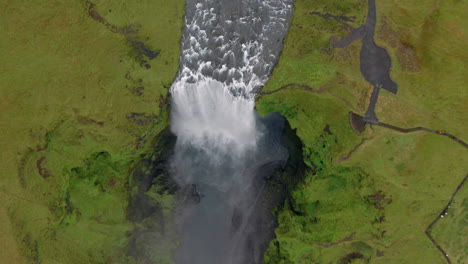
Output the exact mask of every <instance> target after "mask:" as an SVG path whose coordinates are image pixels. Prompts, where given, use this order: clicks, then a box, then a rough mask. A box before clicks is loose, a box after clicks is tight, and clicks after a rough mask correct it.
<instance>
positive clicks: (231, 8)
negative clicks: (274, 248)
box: [170, 0, 292, 264]
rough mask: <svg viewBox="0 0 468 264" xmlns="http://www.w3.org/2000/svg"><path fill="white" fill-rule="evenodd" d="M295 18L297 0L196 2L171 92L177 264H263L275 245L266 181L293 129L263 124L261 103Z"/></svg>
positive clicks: (274, 119) (276, 119) (189, 9)
mask: <svg viewBox="0 0 468 264" xmlns="http://www.w3.org/2000/svg"><path fill="white" fill-rule="evenodd" d="M291 9H292V1H278V0H270V1H256V0H244V1H228V0H222V1H192V0H189V1H187V6H186V18H185V20H186V21H185V22H186V28H185V29H184V34H183V40H182V45H181V46H182V55H181V59H180V65H181V66H180V70H179V74H178V77H177V79H176V81H175V82H174V84H173V85H172V87H171V90H170V91H171V95H172V110H171V111H172V112H171V130H172V132H173V133H174V134H175V135H176V136H177V142H176V145H175V149H174V154H173V157H172V159H171V161H170V172H171V177H172V178H173V179H174V180H175V182H176V183H177V184H178V185H179V186H180V191H179V194H178V196H177V198H178V204H177V206H176V217H175V219H176V220H175V221H176V222H175V223H174V224H175V226H176V228H177V233H178V235H179V237H180V244H179V247H178V248H177V249H176V251H175V252H174V259H175V261H176V263H178V264H188V263H191V264H202V263H203V264H211V263H213V264H220V263H227V264H238V263H239V264H240V263H242V264H249V263H260V262H261V260H262V256H263V253H264V250H265V249H266V247H267V245H268V242H269V241H270V240H271V239H272V236H273V228H274V219H273V216H272V214H271V212H270V211H268V210H266V209H265V208H269V207H267V206H264V203H265V202H266V198H265V197H266V196H265V192H266V188H265V184H266V181H265V178H266V177H268V176H269V175H270V174H271V173H273V171H274V170H275V169H277V168H281V167H282V166H284V165H285V163H286V160H287V158H288V152H287V150H286V149H285V148H284V147H283V146H282V145H281V135H282V131H283V127H284V122H285V121H284V119H283V118H282V117H281V116H280V115H278V114H273V115H269V116H267V117H265V118H260V117H259V116H258V114H257V113H256V111H255V101H254V99H255V95H256V93H257V92H258V91H259V89H260V88H261V87H262V86H263V85H264V83H265V82H266V81H267V79H268V75H269V74H270V72H271V70H272V68H273V66H274V64H275V62H276V61H277V59H278V56H279V52H280V50H281V48H282V40H283V38H284V37H285V34H286V33H287V29H288V22H289V18H290V15H291Z"/></svg>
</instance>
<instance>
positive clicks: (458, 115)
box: [257, 0, 468, 263]
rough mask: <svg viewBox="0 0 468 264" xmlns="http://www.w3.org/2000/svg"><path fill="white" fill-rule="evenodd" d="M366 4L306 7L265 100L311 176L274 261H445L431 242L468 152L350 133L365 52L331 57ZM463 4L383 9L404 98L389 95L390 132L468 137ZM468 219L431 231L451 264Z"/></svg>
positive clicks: (393, 4) (286, 217) (385, 105)
mask: <svg viewBox="0 0 468 264" xmlns="http://www.w3.org/2000/svg"><path fill="white" fill-rule="evenodd" d="M366 3H367V1H358V2H356V1H338V0H337V1H327V2H326V3H325V2H323V1H304V0H302V1H301V0H298V1H296V3H295V9H294V15H293V18H292V21H291V27H290V31H289V34H288V36H287V38H286V40H285V42H284V50H283V52H282V55H281V58H280V61H279V62H278V65H277V67H276V68H275V69H274V71H273V74H272V76H271V78H270V80H269V81H268V83H267V84H266V86H265V87H264V90H263V94H260V95H259V96H258V97H257V109H258V110H259V112H260V113H262V114H266V113H270V112H280V113H281V114H283V115H284V116H285V117H286V118H287V119H288V121H289V122H290V124H291V126H292V127H293V128H295V129H297V134H298V136H299V137H300V138H301V140H302V141H303V143H304V153H307V155H306V156H305V158H304V160H305V161H306V164H307V165H308V166H309V168H310V169H309V171H308V172H307V177H306V180H305V182H304V183H303V184H302V186H301V187H299V188H298V190H296V192H295V193H294V195H293V196H292V197H291V198H290V199H289V201H287V202H286V205H285V209H284V210H283V211H281V212H279V213H278V217H279V218H278V219H279V227H278V228H277V230H276V235H277V239H276V240H275V241H273V242H272V243H271V244H270V248H269V249H268V251H267V253H266V255H265V262H266V263H351V262H352V263H445V259H444V257H443V256H442V254H441V253H440V252H439V251H438V250H437V248H436V247H435V246H434V245H433V244H432V242H431V241H430V240H429V238H428V237H427V236H426V235H425V233H424V232H425V230H426V228H427V227H428V225H429V224H430V223H431V222H432V221H433V220H434V219H436V218H437V217H438V215H439V214H440V212H441V210H443V208H444V207H445V205H446V204H447V202H448V200H449V199H450V196H451V193H452V192H454V191H455V189H456V188H457V185H458V184H459V182H460V181H461V180H462V179H463V177H464V176H465V174H466V169H467V168H466V164H467V161H468V155H467V152H466V151H467V150H466V149H465V148H463V146H461V145H460V144H457V143H456V142H452V141H450V140H449V139H447V138H444V137H440V136H437V135H435V134H428V133H424V132H417V133H413V134H402V133H399V132H396V131H392V130H388V129H385V128H382V127H373V128H369V127H368V128H367V130H366V131H365V132H364V134H363V135H362V136H361V137H358V136H357V135H355V134H354V133H353V132H352V129H351V127H350V125H349V121H348V112H349V111H354V112H356V113H358V114H361V115H362V114H364V112H365V110H366V107H367V103H368V100H369V98H370V93H371V87H370V85H369V84H367V83H366V82H365V80H364V78H363V77H362V76H361V74H360V72H359V49H360V42H359V41H357V42H355V43H353V44H351V45H350V46H348V47H346V48H343V49H333V48H332V47H331V45H330V42H329V39H330V37H331V36H338V37H344V36H345V35H346V34H347V33H348V32H349V30H350V27H357V26H360V25H361V24H362V23H363V21H364V20H365V16H366V13H367V10H366V6H367V4H366ZM463 5H464V3H463V1H444V2H440V1H416V2H415V1H413V2H411V3H409V2H407V1H398V0H395V1H377V17H378V21H377V29H376V37H375V38H376V42H377V44H378V45H380V46H382V47H384V48H386V49H387V51H388V52H389V54H390V56H391V58H392V71H391V76H392V78H393V79H394V80H395V81H396V82H397V84H398V85H399V92H398V94H397V95H396V96H395V95H391V94H390V93H388V92H382V93H381V96H380V98H379V102H378V104H377V109H376V112H377V115H378V117H379V118H380V120H381V121H382V122H386V123H390V124H395V125H398V126H402V127H416V126H426V127H430V128H434V129H441V130H446V131H449V132H450V133H452V134H455V135H457V136H459V137H460V138H462V139H464V140H466V139H467V137H468V135H467V134H466V125H465V123H466V116H465V115H463V113H465V112H466V110H467V108H466V104H465V103H463V102H464V101H466V89H464V84H465V83H466V77H465V76H464V75H463V74H462V70H461V69H463V68H464V64H465V62H466V60H467V55H468V54H467V53H466V50H464V49H463V46H464V43H465V42H466V41H467V36H466V34H465V33H464V29H463V24H466V18H465V17H464V16H462V15H461V14H460V13H459V12H462V11H461V10H463V8H462V6H463ZM344 7H346V8H344ZM326 13H329V14H332V15H334V16H335V18H330V16H324V15H325V14H326ZM457 14H458V15H457ZM343 17H346V18H348V19H347V20H346V21H344V20H343V19H339V18H343ZM327 126H328V130H330V131H331V133H332V135H329V134H328V133H327V132H326V130H325V131H324V128H326V127H327ZM460 199H463V198H460ZM459 203H461V202H459ZM458 210H459V211H460V210H461V209H458ZM459 211H457V212H458V213H455V212H454V214H453V216H452V217H453V219H454V220H452V221H453V223H454V225H453V226H451V227H450V228H449V227H448V226H447V224H445V226H443V225H444V224H443V223H444V222H440V224H437V226H436V227H435V229H434V230H433V233H434V236H435V237H437V238H438V239H440V241H441V243H442V244H443V245H446V247H447V250H450V252H451V254H453V255H452V256H451V258H453V260H457V259H463V258H466V256H465V255H463V254H465V253H463V246H462V245H461V244H463V243H461V244H460V243H459V242H455V241H454V240H453V237H460V239H462V237H463V235H462V234H463V223H464V222H463V221H464V220H462V219H463V213H460V212H459ZM447 222H448V221H447ZM439 226H440V227H439ZM441 230H447V231H446V232H442V231H441ZM450 241H452V242H450ZM458 241H459V240H458Z"/></svg>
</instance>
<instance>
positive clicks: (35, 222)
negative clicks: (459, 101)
mask: <svg viewBox="0 0 468 264" xmlns="http://www.w3.org/2000/svg"><path fill="white" fill-rule="evenodd" d="M183 14H184V1H179V0H178V1H162V0H157V1H134V2H128V1H108V0H95V1H92V2H90V1H79V0H74V1H35V2H31V1H9V0H1V1H0V24H1V27H0V33H1V35H2V38H1V39H0V49H1V50H2V52H1V54H0V61H1V63H0V127H1V129H2V133H1V134H2V135H1V136H0V145H1V147H2V154H1V160H2V161H1V164H2V165H1V171H2V177H1V178H0V200H1V201H2V203H1V205H0V224H1V236H2V238H1V239H0V247H1V248H2V249H1V250H0V260H1V261H0V262H1V263H132V262H133V261H134V260H133V258H132V257H130V256H127V250H126V248H127V245H128V240H129V236H130V234H131V232H132V230H133V229H134V228H135V223H133V222H132V221H130V220H129V219H128V217H127V205H128V198H129V195H130V187H129V186H130V183H129V175H130V172H131V171H132V168H133V167H134V166H135V164H136V163H137V162H138V161H139V160H140V159H141V157H142V156H144V155H147V154H148V153H151V152H153V147H154V146H155V145H156V143H157V142H156V141H155V138H157V137H156V135H158V133H159V132H160V131H161V130H162V129H164V128H166V127H167V125H168V105H167V96H168V87H169V86H170V84H171V82H172V80H173V78H174V76H175V74H176V71H177V69H178V60H179V42H180V38H181V28H182V26H183ZM116 29H117V30H116ZM142 47H145V48H147V49H145V48H142ZM155 54H157V55H156V56H154V55H155ZM143 61H144V63H143ZM159 198H160V197H159ZM156 199H158V197H156ZM163 200H164V199H163ZM166 200H167V199H166ZM168 202H170V201H168Z"/></svg>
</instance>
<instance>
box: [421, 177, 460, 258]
mask: <svg viewBox="0 0 468 264" xmlns="http://www.w3.org/2000/svg"><path fill="white" fill-rule="evenodd" d="M467 178H468V174H467V175H465V178H463V180H462V182H461V183H460V184H459V185H458V187H457V189H456V190H455V191H454V192H453V193H452V196H451V197H450V200H449V202H448V203H447V206H445V208H444V210H442V212H441V213H440V214H439V215H438V216H437V218H436V219H435V220H434V221H432V223H431V224H430V225H429V226H428V227H427V228H426V230H425V231H424V232H425V233H426V235H427V237H429V239H430V240H431V241H432V243H433V244H434V245H435V246H436V248H437V249H438V250H439V251H440V252H441V253H442V254H443V255H444V257H445V260H447V263H449V264H451V263H452V261H451V260H450V258H449V256H448V254H447V252H445V250H444V249H443V248H442V247H441V246H440V245H439V243H437V241H436V240H435V239H434V238H433V237H432V235H431V233H430V232H431V229H432V227H433V226H434V225H435V224H436V223H437V222H438V221H439V220H440V219H442V218H443V217H444V216H445V215H447V213H448V210H449V208H450V206H451V205H452V203H453V200H454V199H455V196H456V195H457V193H458V192H459V191H460V190H461V189H462V187H463V185H465V182H466V179H467Z"/></svg>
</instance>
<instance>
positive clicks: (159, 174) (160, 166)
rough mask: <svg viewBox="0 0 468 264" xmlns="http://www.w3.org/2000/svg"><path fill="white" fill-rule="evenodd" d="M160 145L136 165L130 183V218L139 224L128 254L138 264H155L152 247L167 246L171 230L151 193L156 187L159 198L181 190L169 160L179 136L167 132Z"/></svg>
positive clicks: (131, 237) (132, 236)
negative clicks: (166, 242)
mask: <svg viewBox="0 0 468 264" xmlns="http://www.w3.org/2000/svg"><path fill="white" fill-rule="evenodd" d="M158 142H159V144H158V145H157V146H156V148H155V150H156V151H155V153H153V154H152V155H150V156H148V157H146V158H144V159H143V160H142V161H141V162H140V163H139V164H138V165H137V166H136V168H135V169H134V171H133V173H132V175H131V179H130V183H129V184H130V190H131V194H130V198H129V204H128V209H127V217H128V219H129V220H131V221H132V222H134V223H137V224H138V225H136V227H135V229H134V230H133V232H132V233H131V234H130V242H129V245H128V252H127V254H128V255H129V256H132V257H134V258H135V259H136V260H137V262H138V263H153V261H152V260H151V259H152V257H151V255H152V254H151V250H152V249H151V248H150V249H149V248H148V245H150V246H151V244H152V243H154V244H156V242H159V243H161V242H162V243H165V242H164V241H162V240H164V234H165V233H166V232H167V231H168V230H167V229H168V228H170V227H168V226H169V224H170V223H168V222H170V220H168V219H167V215H165V214H164V213H163V208H162V205H161V201H158V200H156V199H154V198H152V197H151V196H150V195H149V194H148V191H149V190H150V189H152V188H154V189H156V191H155V193H157V194H159V195H163V194H169V195H173V194H175V192H176V190H177V186H176V184H175V183H174V182H173V181H172V180H171V178H170V176H169V173H168V170H167V161H168V159H169V157H170V155H171V153H172V150H173V146H174V144H175V136H174V135H172V134H171V132H170V130H169V129H166V130H164V131H162V132H161V133H160V135H159V140H158ZM168 243H170V242H169V241H168Z"/></svg>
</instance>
